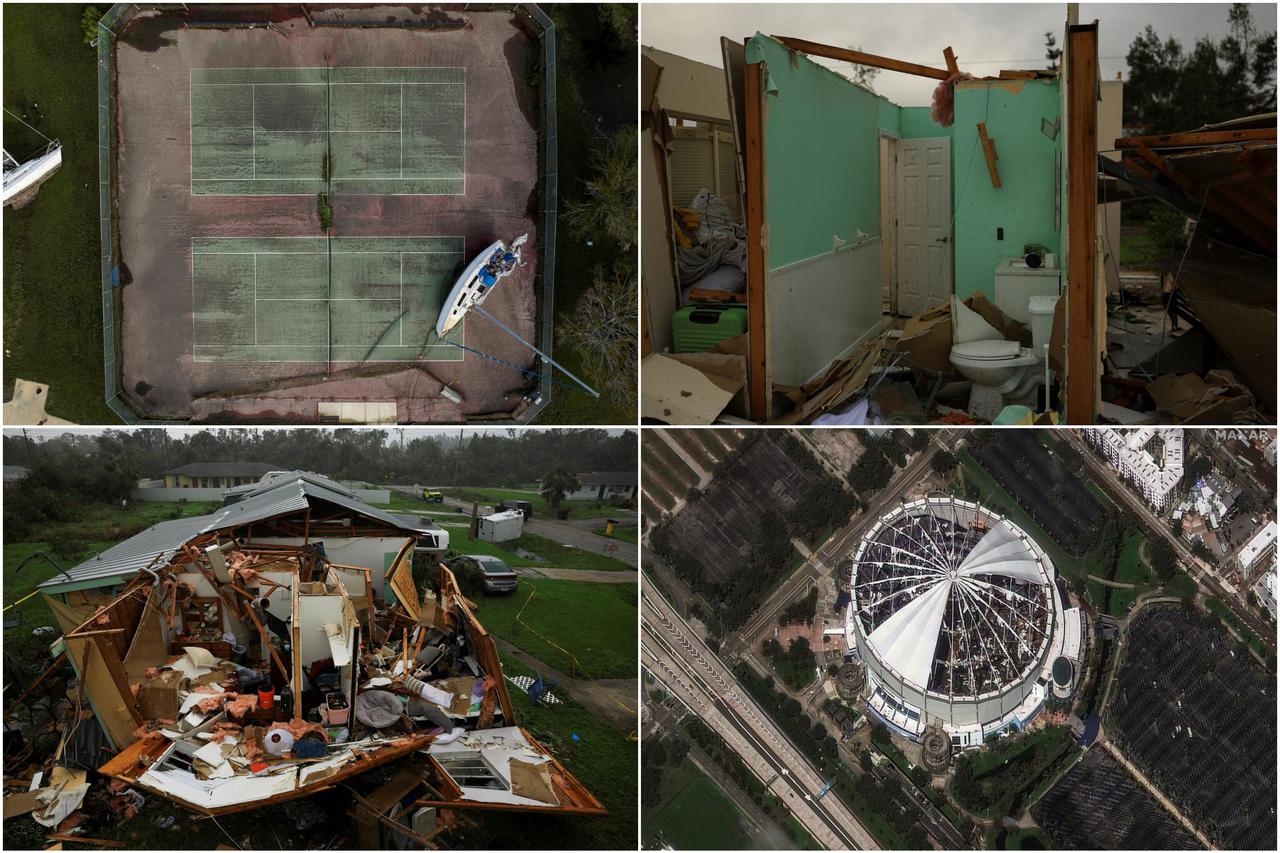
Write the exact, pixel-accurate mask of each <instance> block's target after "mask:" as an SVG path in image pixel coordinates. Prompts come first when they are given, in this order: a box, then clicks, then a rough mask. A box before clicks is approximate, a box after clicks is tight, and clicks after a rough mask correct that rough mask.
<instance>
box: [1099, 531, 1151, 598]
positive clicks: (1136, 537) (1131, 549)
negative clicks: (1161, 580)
mask: <svg viewBox="0 0 1280 853" xmlns="http://www.w3.org/2000/svg"><path fill="white" fill-rule="evenodd" d="M1142 542H1143V536H1142V534H1141V533H1134V534H1131V535H1130V536H1129V538H1127V539H1125V540H1124V547H1123V548H1122V549H1121V551H1120V559H1119V560H1118V561H1117V563H1116V576H1115V578H1113V580H1115V581H1117V582H1119V583H1131V584H1135V585H1136V586H1135V588H1134V589H1112V590H1111V606H1110V607H1109V608H1108V609H1107V612H1108V613H1110V614H1111V615H1112V616H1123V615H1125V614H1126V613H1128V612H1129V607H1130V605H1132V604H1133V601H1134V599H1136V598H1137V597H1138V594H1139V593H1140V592H1142V591H1143V588H1144V587H1145V586H1146V585H1147V582H1148V580H1149V575H1150V573H1149V571H1148V570H1147V564H1146V563H1144V562H1143V561H1142V554H1141V549H1142Z"/></svg>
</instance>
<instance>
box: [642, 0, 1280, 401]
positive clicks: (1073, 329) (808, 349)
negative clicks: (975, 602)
mask: <svg viewBox="0 0 1280 853" xmlns="http://www.w3.org/2000/svg"><path fill="white" fill-rule="evenodd" d="M1073 23H1074V22H1073ZM1066 35H1067V38H1066V39H1065V41H1064V47H1065V51H1064V61H1063V67H1062V71H1061V72H1055V71H1045V70H1009V71H1001V72H1000V73H999V75H998V76H996V77H985V78H976V77H974V76H971V75H969V74H967V73H964V71H963V70H962V67H961V66H962V63H961V62H959V61H958V60H957V58H956V57H955V56H954V55H953V54H952V52H951V49H950V48H946V50H945V51H943V52H942V55H941V56H940V58H942V59H944V60H945V64H946V67H945V68H933V67H929V66H923V65H917V64H914V63H909V62H903V61H899V60H895V59H891V58H887V57H883V56H876V55H873V54H868V53H863V52H860V51H856V50H846V49H842V48H835V47H829V46H826V45H821V44H815V43H812V42H807V41H803V40H801V39H795V38H786V37H775V36H767V35H764V34H760V33H757V34H756V35H754V36H752V37H750V38H748V39H746V40H745V41H733V40H731V39H728V38H723V39H721V51H722V64H723V69H719V68H714V67H712V66H709V65H705V64H703V63H698V62H694V61H691V60H688V59H685V58H683V57H679V56H674V55H672V54H669V53H664V52H662V51H658V50H654V49H652V48H648V47H646V48H644V49H643V52H642V60H641V62H642V90H643V91H642V106H643V107H644V109H643V111H642V139H643V145H642V156H641V166H640V169H641V171H640V180H641V182H642V184H643V185H644V187H645V191H644V192H643V193H642V208H641V221H642V228H643V230H644V233H645V237H646V239H645V240H644V241H642V251H643V253H644V254H643V260H642V265H643V270H644V275H643V288H642V298H643V309H644V313H643V320H644V322H643V326H642V347H643V355H644V358H645V361H644V365H643V369H642V392H643V393H642V398H643V399H642V415H643V416H644V417H645V418H646V419H648V420H650V421H651V422H665V423H711V422H714V421H717V420H718V421H721V422H734V421H738V420H742V419H746V420H749V421H751V422H757V423H764V422H769V423H807V422H815V421H817V422H830V421H828V420H825V419H824V420H817V419H820V418H827V419H829V418H833V417H834V416H835V414H836V413H839V416H838V418H836V421H835V422H843V423H892V422H900V423H911V422H917V423H919V422H927V421H940V420H943V419H945V420H947V421H948V422H955V423H973V422H1001V423H1004V422H1017V421H1012V420H1009V419H1010V418H1026V419H1027V420H1040V421H1052V420H1057V419H1061V420H1064V421H1066V422H1068V423H1079V424H1085V423H1087V424H1092V423H1098V422H1108V421H1110V422H1141V423H1165V422H1197V421H1199V422H1207V421H1204V420H1203V418H1205V417H1210V418H1211V419H1212V418H1214V417H1219V416H1221V415H1223V414H1224V413H1225V414H1227V415H1232V416H1235V417H1237V418H1241V419H1245V420H1247V419H1249V418H1250V417H1251V416H1252V417H1254V418H1255V419H1256V417H1257V416H1258V415H1259V413H1270V412H1274V410H1275V391H1274V385H1275V353H1274V341H1275V335H1276V322H1275V302H1276V294H1275V288H1274V278H1275V238H1274V232H1275V214H1274V200H1275V186H1274V182H1275V177H1274V176H1275V116H1274V115H1271V116H1263V117H1258V118H1255V119H1253V120H1250V121H1246V122H1240V123H1236V124H1235V125H1233V126H1231V127H1224V128H1217V129H1205V130H1204V131H1200V132H1195V133H1191V134H1186V135H1177V136H1176V137H1169V138H1165V137H1152V138H1145V139H1136V140H1135V139H1129V138H1126V137H1124V136H1122V128H1121V112H1122V111H1121V104H1122V91H1123V84H1122V83H1121V82H1119V81H1102V80H1099V77H1098V63H1097V24H1096V23H1094V24H1091V25H1087V26H1076V25H1069V26H1068V28H1067V33H1066ZM811 57H826V58H829V59H836V60H840V61H847V62H851V63H855V64H861V65H867V66H872V67H876V68H880V69H884V70H888V71H893V72H897V73H905V74H912V75H917V76H923V77H927V78H932V79H935V80H937V81H938V86H937V89H936V91H935V94H934V105H933V107H932V108H930V107H924V106H920V107H905V106H899V105H897V104H894V103H893V102H891V101H889V100H888V99H886V98H884V97H882V96H880V95H877V94H875V93H874V92H872V91H870V90H869V89H867V88H865V87H863V86H860V85H859V84H857V83H854V82H852V81H851V80H849V79H847V78H845V77H843V76H841V75H839V74H837V73H836V72H834V71H832V70H831V69H829V68H826V67H824V66H822V65H820V64H818V63H817V62H815V61H814V60H813V59H812V58H811ZM1191 145H1200V146H1203V150H1199V151H1196V150H1193V149H1189V148H1188V147H1187V146H1191ZM1144 195H1145V196H1149V197H1154V198H1156V199H1158V200H1159V201H1161V202H1162V203H1165V204H1170V205H1172V206H1174V207H1175V208H1177V209H1178V210H1180V211H1182V212H1184V213H1186V215H1187V216H1189V217H1191V218H1194V219H1196V221H1197V223H1199V224H1206V223H1207V224H1208V227H1205V228H1203V229H1201V228H1199V227H1197V228H1196V230H1195V231H1194V232H1193V233H1194V236H1195V239H1194V240H1193V247H1192V251H1191V253H1190V256H1189V257H1188V258H1186V259H1184V261H1183V263H1182V264H1181V265H1180V267H1179V269H1178V271H1177V274H1176V275H1171V276H1169V278H1171V279H1174V280H1173V281H1172V284H1171V286H1169V287H1168V288H1166V289H1167V290H1168V291H1169V292H1171V293H1172V292H1176V293H1179V294H1181V298H1180V299H1179V298H1178V297H1174V296H1170V295H1169V293H1163V292H1161V293H1158V295H1157V296H1156V298H1155V300H1154V301H1155V302H1156V303H1157V304H1160V302H1161V301H1163V302H1165V303H1166V304H1167V303H1168V302H1169V301H1170V300H1173V301H1174V302H1175V308H1176V309H1178V310H1180V311H1181V313H1182V314H1183V315H1184V316H1186V317H1187V318H1188V320H1189V322H1191V323H1193V324H1195V325H1197V326H1199V327H1202V328H1203V329H1204V330H1205V331H1206V332H1207V336H1208V337H1209V338H1210V339H1211V340H1212V341H1213V342H1215V343H1216V344H1217V346H1218V348H1219V349H1220V352H1215V353H1207V354H1205V355H1204V358H1203V362H1202V363H1201V364H1198V365H1197V366H1196V368H1195V369H1194V370H1193V371H1191V372H1195V373H1196V375H1195V377H1193V378H1188V377H1185V376H1182V375H1180V374H1181V370H1180V369H1179V368H1180V367H1182V365H1185V364H1186V362H1185V361H1181V362H1179V361H1176V360H1175V359H1173V358H1171V357H1166V358H1165V360H1164V364H1163V366H1164V368H1165V369H1164V370H1163V371H1160V370H1152V369H1151V368H1150V366H1148V365H1146V360H1147V357H1148V356H1151V355H1153V354H1154V353H1155V352H1158V351H1159V349H1161V348H1162V347H1163V346H1164V345H1166V344H1170V342H1171V341H1173V338H1174V337H1175V333H1170V334H1168V335H1167V336H1166V335H1165V334H1164V333H1163V332H1161V333H1160V334H1158V335H1155V336H1153V337H1154V338H1155V340H1154V341H1150V340H1142V341H1140V340H1139V336H1137V335H1134V334H1125V335H1124V336H1122V337H1121V338H1119V339H1117V336H1116V335H1115V334H1113V330H1112V328H1111V327H1113V326H1116V325H1119V324H1121V323H1123V321H1122V320H1117V319H1115V318H1116V317H1119V316H1122V315H1124V313H1125V312H1124V310H1123V309H1125V308H1127V307H1128V306H1126V305H1125V304H1124V300H1125V296H1124V293H1125V290H1124V287H1123V285H1124V281H1123V279H1124V276H1123V274H1122V272H1121V270H1120V268H1119V263H1118V256H1117V254H1116V253H1117V252H1118V251H1119V245H1120V204H1121V203H1122V202H1124V201H1126V200H1133V199H1136V198H1139V197H1143V196H1144ZM1197 243H1200V244H1204V245H1203V248H1201V249H1200V250H1196V249H1195V245H1194V244H1197ZM1210 247H1212V248H1210ZM1202 259H1203V260H1202ZM1153 280H1154V281H1155V282H1156V284H1157V285H1159V283H1160V282H1159V280H1158V279H1157V278H1156V277H1153ZM1117 303H1119V304H1117ZM1163 314H1164V311H1163V310H1161V311H1160V315H1161V316H1163ZM1170 316H1172V314H1171V315H1170ZM1233 322H1234V323H1235V325H1234V326H1231V325H1230V324H1232V323H1233ZM1157 325H1158V324H1157ZM1228 328H1233V329H1234V330H1235V332H1234V334H1233V333H1231V332H1228V331H1227V329H1228ZM1140 344H1141V346H1140ZM1126 346H1127V347H1129V348H1130V349H1131V350H1132V351H1133V352H1134V353H1137V352H1138V351H1139V350H1142V352H1141V355H1140V356H1139V355H1136V354H1135V355H1133V357H1132V358H1129V357H1128V356H1129V355H1130V353H1125V357H1121V356H1118V355H1116V352H1117V351H1119V350H1122V349H1124V348H1125V347H1126ZM1156 363H1157V364H1158V363H1159V362H1158V361H1157V362H1156ZM1224 368H1225V369H1224ZM1183 369H1185V368H1183ZM1151 386H1155V387H1151ZM948 392H951V394H950V396H948ZM943 399H946V400H947V402H948V403H949V405H947V406H942V405H938V403H939V402H940V401H941V400H943ZM853 403H857V404H858V405H853V406H852V407H850V405H851V404H853ZM1224 404H1225V409H1224ZM869 410H870V411H869Z"/></svg>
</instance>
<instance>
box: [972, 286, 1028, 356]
mask: <svg viewBox="0 0 1280 853" xmlns="http://www.w3.org/2000/svg"><path fill="white" fill-rule="evenodd" d="M964 304H965V305H966V306H967V307H968V308H969V309H970V310H971V311H973V312H974V313H975V314H977V315H978V316H980V317H981V318H982V319H984V320H986V321H987V322H988V323H990V324H991V326H992V327H993V328H994V329H995V330H996V331H997V332H999V333H1000V334H1001V335H1003V336H1004V339H1005V340H1006V341H1017V342H1018V343H1019V344H1021V345H1022V346H1024V347H1029V346H1031V327H1030V326H1027V325H1025V324H1023V323H1020V322H1018V321H1017V320H1015V319H1013V318H1012V317H1010V316H1009V315H1008V314H1006V313H1004V311H1002V310H1001V309H1000V306H999V305H996V304H995V303H994V302H992V301H991V300H989V299H987V296H986V294H985V293H983V292H982V291H978V292H976V293H974V294H973V295H972V296H970V297H969V298H968V299H966V300H964Z"/></svg>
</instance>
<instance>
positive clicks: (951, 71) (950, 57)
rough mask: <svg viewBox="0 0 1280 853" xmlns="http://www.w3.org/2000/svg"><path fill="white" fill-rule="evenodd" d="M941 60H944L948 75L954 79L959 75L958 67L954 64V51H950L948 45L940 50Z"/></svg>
mask: <svg viewBox="0 0 1280 853" xmlns="http://www.w3.org/2000/svg"><path fill="white" fill-rule="evenodd" d="M942 58H943V59H944V60H946V63H947V74H948V75H950V76H952V77H954V76H956V75H957V74H959V73H960V66H959V65H957V64H956V54H955V51H953V50H952V49H951V46H950V45H948V46H946V47H944V48H943V49H942Z"/></svg>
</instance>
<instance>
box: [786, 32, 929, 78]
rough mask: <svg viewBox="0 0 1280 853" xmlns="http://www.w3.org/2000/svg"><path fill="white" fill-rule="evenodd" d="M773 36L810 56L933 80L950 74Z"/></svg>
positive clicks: (858, 52)
mask: <svg viewBox="0 0 1280 853" xmlns="http://www.w3.org/2000/svg"><path fill="white" fill-rule="evenodd" d="M774 38H776V39H777V40H778V41H780V42H782V43H783V44H785V45H786V46H787V47H789V48H791V49H792V50H798V51H800V52H801V53H807V54H809V55H810V56H825V57H826V58H827V59H839V60H842V61H844V62H853V63H855V64H857V65H870V66H871V67H872V68H883V69H884V70H886V71H900V72H902V73H903V74H914V75H916V76H917V77H932V78H933V79H934V80H946V79H947V78H948V77H950V76H951V75H950V74H949V73H948V72H947V71H945V70H944V69H941V68H930V67H929V66H928V65H917V64H915V63H914V62H903V61H902V60H900V59H890V58H889V57H887V56H876V55H875V54H874V53H863V52H862V51H860V50H850V49H849V48H845V47H832V46H831V45H828V44H818V43H817V42H813V41H805V40H804V39H797V38H790V37H788V36H774Z"/></svg>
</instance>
